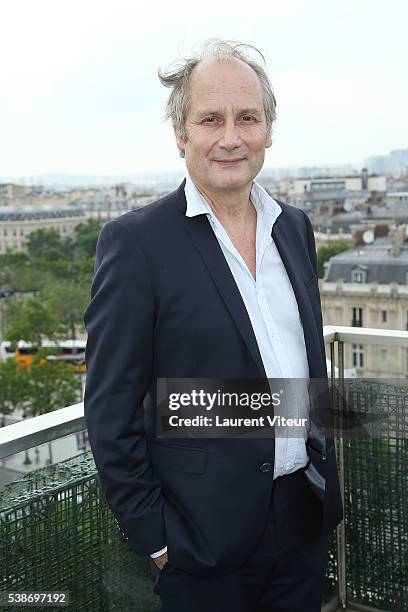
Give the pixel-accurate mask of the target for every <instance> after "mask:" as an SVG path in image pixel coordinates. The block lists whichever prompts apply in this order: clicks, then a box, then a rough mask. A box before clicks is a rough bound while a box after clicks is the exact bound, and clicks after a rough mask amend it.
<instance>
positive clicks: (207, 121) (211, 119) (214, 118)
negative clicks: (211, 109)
mask: <svg viewBox="0 0 408 612" xmlns="http://www.w3.org/2000/svg"><path fill="white" fill-rule="evenodd" d="M216 121H217V119H216V117H206V118H205V119H203V123H215V122H216Z"/></svg>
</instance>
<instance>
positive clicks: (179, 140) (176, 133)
mask: <svg viewBox="0 0 408 612" xmlns="http://www.w3.org/2000/svg"><path fill="white" fill-rule="evenodd" d="M173 130H174V136H175V137H176V144H177V148H178V150H179V152H180V157H185V153H184V149H185V146H186V143H185V141H184V140H183V139H182V138H181V136H180V132H179V130H178V128H177V127H176V126H175V125H174V124H173Z"/></svg>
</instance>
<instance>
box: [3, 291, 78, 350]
mask: <svg viewBox="0 0 408 612" xmlns="http://www.w3.org/2000/svg"><path fill="white" fill-rule="evenodd" d="M4 318H5V321H6V328H5V332H4V336H5V338H6V340H9V341H10V342H12V343H13V344H16V343H17V342H18V341H19V340H25V341H26V342H31V343H32V344H33V345H34V346H41V341H42V340H44V339H48V340H59V339H61V338H63V337H65V336H66V334H67V327H66V325H64V324H63V323H62V321H61V319H60V316H59V313H58V312H56V311H55V306H54V304H53V303H52V302H50V301H47V300H44V299H43V298H41V296H38V297H32V298H25V299H23V300H18V299H11V298H9V300H8V302H7V306H6V308H5V309H4Z"/></svg>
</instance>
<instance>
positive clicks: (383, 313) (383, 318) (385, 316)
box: [381, 310, 388, 323]
mask: <svg viewBox="0 0 408 612" xmlns="http://www.w3.org/2000/svg"><path fill="white" fill-rule="evenodd" d="M381 321H382V322H383V323H387V321H388V313H387V311H386V310H382V311H381Z"/></svg>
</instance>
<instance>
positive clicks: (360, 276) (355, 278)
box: [351, 270, 366, 283]
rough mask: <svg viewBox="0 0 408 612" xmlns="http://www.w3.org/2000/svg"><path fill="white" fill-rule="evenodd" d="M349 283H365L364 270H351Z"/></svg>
mask: <svg viewBox="0 0 408 612" xmlns="http://www.w3.org/2000/svg"><path fill="white" fill-rule="evenodd" d="M351 282H352V283H365V282H366V272H365V270H352V271H351Z"/></svg>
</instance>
